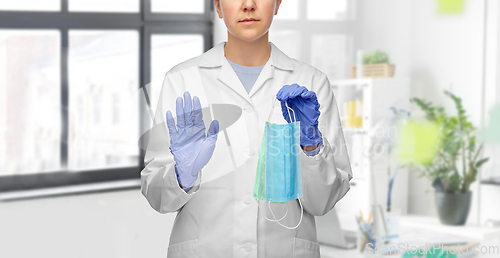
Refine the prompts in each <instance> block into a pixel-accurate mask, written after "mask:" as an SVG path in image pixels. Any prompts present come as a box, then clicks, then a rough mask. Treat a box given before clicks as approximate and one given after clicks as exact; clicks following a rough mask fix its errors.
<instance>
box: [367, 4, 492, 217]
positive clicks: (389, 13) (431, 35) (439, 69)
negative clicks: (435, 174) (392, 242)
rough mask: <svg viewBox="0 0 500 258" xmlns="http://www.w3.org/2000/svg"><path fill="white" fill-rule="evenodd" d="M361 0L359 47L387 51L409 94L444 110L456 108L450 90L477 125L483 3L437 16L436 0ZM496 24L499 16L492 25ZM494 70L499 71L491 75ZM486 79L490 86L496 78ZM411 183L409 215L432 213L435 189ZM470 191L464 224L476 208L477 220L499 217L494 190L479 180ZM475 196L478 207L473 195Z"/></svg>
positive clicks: (418, 181)
mask: <svg viewBox="0 0 500 258" xmlns="http://www.w3.org/2000/svg"><path fill="white" fill-rule="evenodd" d="M361 1H362V4H361V6H362V8H361V13H360V19H361V26H360V27H359V30H360V32H359V34H360V35H361V38H360V40H361V43H360V46H361V48H365V49H375V48H381V49H383V50H387V51H388V52H389V54H390V56H391V59H392V60H393V61H394V63H395V64H396V67H397V68H396V76H410V77H411V79H412V91H411V95H412V97H420V98H425V99H427V100H430V101H432V102H433V103H435V104H441V105H443V106H444V107H445V108H446V109H447V111H448V112H455V107H454V105H453V102H452V101H451V100H450V99H449V98H447V97H445V96H444V94H443V91H444V90H450V91H452V92H453V93H454V94H456V95H458V96H460V97H462V98H463V105H464V107H465V108H466V110H467V112H468V115H470V117H469V119H470V120H471V121H472V122H473V123H474V125H476V126H478V127H480V126H481V125H482V123H483V120H484V117H483V115H484V112H487V110H486V111H484V106H483V88H482V83H483V77H482V76H483V74H482V73H483V69H484V67H483V50H484V47H483V43H484V38H483V37H484V33H483V29H484V28H483V26H484V4H485V2H484V1H483V0H478V1H474V0H466V7H465V11H464V12H463V13H462V14H456V15H439V14H438V13H437V1H435V0H403V1H401V0H375V1H372V0H361ZM490 2H491V1H490ZM491 6H492V5H491V4H490V7H491ZM495 6H496V7H495V8H496V9H497V10H496V12H493V13H496V14H498V5H495ZM497 22H498V18H497V20H496V21H494V23H497ZM498 25H499V24H497V25H496V28H498ZM494 30H495V28H493V29H491V30H490V31H494ZM494 37H497V35H494ZM492 42H497V41H495V40H492ZM499 47H500V46H498V44H497V45H496V46H493V48H494V49H495V50H496V49H498V48H499ZM489 51H491V49H489ZM495 53H496V52H495ZM496 58H497V57H496V56H495V57H494V59H496ZM496 61H498V60H496ZM492 63H495V62H492ZM497 68H498V67H497ZM495 71H498V69H493V72H491V73H493V74H494V73H495ZM493 77H495V76H493ZM491 83H493V84H495V81H494V80H493V82H490V84H491ZM495 87H498V81H496V85H493V86H490V91H491V89H494V88H495ZM414 111H417V112H414V113H413V116H421V115H422V113H421V112H418V108H416V107H415V109H414ZM410 182H412V183H411V184H410V185H409V200H408V201H409V213H413V214H421V215H429V216H437V211H436V208H435V203H434V188H433V187H432V186H431V184H430V182H429V181H428V180H426V179H419V178H417V174H414V173H412V174H410ZM472 191H473V197H474V200H473V205H472V207H471V208H472V209H471V212H470V214H469V219H468V223H476V222H478V221H479V220H478V216H479V214H478V211H479V210H481V219H480V221H481V223H482V222H484V220H486V219H487V218H491V217H497V219H498V216H499V215H498V213H495V210H493V208H492V207H491V205H489V204H490V202H489V201H488V200H491V199H496V200H498V198H500V194H499V192H498V189H496V188H494V187H482V192H481V193H480V192H479V190H478V184H474V185H473V186H472ZM480 194H481V196H482V197H481V199H482V206H481V208H479V207H478V199H477V198H478V197H479V195H480Z"/></svg>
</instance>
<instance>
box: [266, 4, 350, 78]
mask: <svg viewBox="0 0 500 258" xmlns="http://www.w3.org/2000/svg"><path fill="white" fill-rule="evenodd" d="M354 11H355V0H335V1H331V0H300V1H299V0H289V1H283V2H282V3H281V5H280V8H279V10H278V14H277V15H276V16H274V22H273V26H272V27H271V29H270V31H271V32H270V33H269V40H270V41H271V42H273V43H274V44H275V45H276V46H277V47H278V48H279V49H281V50H282V51H283V52H285V53H287V55H288V56H290V57H291V58H294V59H297V60H300V61H302V62H305V63H308V64H312V65H313V66H314V67H316V68H318V69H319V70H320V71H322V72H323V73H325V74H326V75H327V76H328V79H330V80H335V79H345V78H347V77H348V76H349V71H348V69H347V68H348V67H350V66H351V65H352V60H351V58H350V57H351V56H353V42H354V40H355V38H354V36H355V33H354V27H355V26H353V25H354V24H353V23H354V22H355V21H354V18H355V15H354V14H355V12H354Z"/></svg>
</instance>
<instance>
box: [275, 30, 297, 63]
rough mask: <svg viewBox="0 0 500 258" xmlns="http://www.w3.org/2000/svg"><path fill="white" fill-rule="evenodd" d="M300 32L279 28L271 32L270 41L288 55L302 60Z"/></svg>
mask: <svg viewBox="0 0 500 258" xmlns="http://www.w3.org/2000/svg"><path fill="white" fill-rule="evenodd" d="M300 39H301V37H300V32H298V31H292V30H278V31H272V32H271V33H269V41H271V42H272V43H273V44H274V45H276V46H277V47H278V48H279V49H280V50H281V51H283V53H285V54H286V55H287V56H289V57H291V58H294V59H297V60H301V61H303V60H302V55H301V53H300Z"/></svg>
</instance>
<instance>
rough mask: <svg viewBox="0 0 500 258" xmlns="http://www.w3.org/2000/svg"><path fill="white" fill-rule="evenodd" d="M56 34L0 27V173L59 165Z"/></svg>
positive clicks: (50, 169)
mask: <svg viewBox="0 0 500 258" xmlns="http://www.w3.org/2000/svg"><path fill="white" fill-rule="evenodd" d="M59 53H60V34H59V31H56V30H37V31H32V30H0V167H1V168H2V169H0V175H17V174H27V173H36V172H46V171H54V170H59V169H60V156H61V155H60V144H61V141H60V139H61V105H60V103H61V97H60V96H61V92H60V88H61V86H60V85H61V84H60V79H59V77H60V54H59Z"/></svg>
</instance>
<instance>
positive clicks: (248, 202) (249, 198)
mask: <svg viewBox="0 0 500 258" xmlns="http://www.w3.org/2000/svg"><path fill="white" fill-rule="evenodd" d="M243 201H244V202H245V203H246V204H251V203H252V201H253V197H252V196H246V197H245V199H244V200H243Z"/></svg>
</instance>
